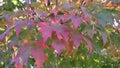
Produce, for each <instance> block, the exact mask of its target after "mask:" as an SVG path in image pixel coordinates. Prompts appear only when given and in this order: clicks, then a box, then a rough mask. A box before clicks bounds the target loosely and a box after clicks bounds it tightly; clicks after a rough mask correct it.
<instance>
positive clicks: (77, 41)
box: [71, 32, 82, 48]
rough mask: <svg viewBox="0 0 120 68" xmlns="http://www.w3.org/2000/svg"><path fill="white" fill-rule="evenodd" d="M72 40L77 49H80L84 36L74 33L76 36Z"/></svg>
mask: <svg viewBox="0 0 120 68" xmlns="http://www.w3.org/2000/svg"><path fill="white" fill-rule="evenodd" d="M71 40H72V41H73V42H74V44H75V46H76V48H78V47H79V45H80V43H81V42H82V36H81V34H79V33H77V32H74V34H73V35H72V37H71Z"/></svg>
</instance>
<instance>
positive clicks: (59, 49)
mask: <svg viewBox="0 0 120 68" xmlns="http://www.w3.org/2000/svg"><path fill="white" fill-rule="evenodd" d="M52 47H53V48H54V49H55V50H56V52H57V54H58V55H60V54H61V52H62V50H63V49H64V48H65V44H64V42H63V41H62V40H59V41H53V43H52Z"/></svg>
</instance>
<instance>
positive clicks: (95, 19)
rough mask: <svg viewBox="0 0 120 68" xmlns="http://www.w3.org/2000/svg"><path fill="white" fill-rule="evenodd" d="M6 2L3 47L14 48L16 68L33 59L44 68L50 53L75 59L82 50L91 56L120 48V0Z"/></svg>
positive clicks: (1, 36) (1, 33) (1, 27)
mask: <svg viewBox="0 0 120 68" xmlns="http://www.w3.org/2000/svg"><path fill="white" fill-rule="evenodd" d="M5 2H6V3H7V4H4V5H6V6H7V7H6V6H2V11H3V10H6V11H3V13H1V16H0V18H1V21H2V22H0V45H1V46H2V47H3V48H4V46H5V49H6V50H9V49H12V53H10V54H11V55H10V57H11V61H12V63H13V64H14V65H13V66H14V67H15V68H23V67H24V66H26V65H27V64H28V61H29V59H30V58H32V59H34V65H35V66H36V68H43V66H44V65H45V63H46V64H47V62H50V61H49V60H50V58H49V57H50V55H51V54H55V55H57V57H70V56H73V57H74V55H75V54H76V53H77V52H78V51H79V50H80V49H82V47H83V48H84V49H85V51H86V54H87V55H88V56H90V55H92V54H94V53H97V54H99V53H100V50H102V49H103V48H107V47H108V46H112V45H116V46H119V45H120V43H119V42H116V41H117V40H119V41H120V27H119V22H120V15H119V12H120V5H119V4H118V2H119V1H116V0H110V1H109V0H106V1H102V0H93V1H90V0H78V1H77V0H76V1H72V0H61V1H60V0H55V1H52V0H45V1H42V0H41V1H40V0H39V1H38V2H37V1H34V0H26V1H25V2H24V3H21V2H20V1H18V0H15V1H13V0H11V1H9V0H8V1H5ZM16 2H17V3H16ZM15 3H16V4H15ZM10 5H12V6H10ZM8 6H10V7H8ZM13 6H14V8H12V7H13ZM4 26H5V27H4ZM114 36H117V37H119V38H114V39H113V37H114ZM114 41H115V42H114ZM49 50H50V51H51V54H50V53H49ZM1 51H2V50H1ZM76 55H77V54H76ZM77 56H79V54H78V55H77ZM80 57H82V56H81V54H80ZM82 59H84V58H83V57H82ZM28 68H29V67H28ZM56 68H57V67H56Z"/></svg>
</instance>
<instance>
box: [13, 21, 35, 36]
mask: <svg viewBox="0 0 120 68" xmlns="http://www.w3.org/2000/svg"><path fill="white" fill-rule="evenodd" d="M29 24H32V25H34V22H33V21H32V20H17V21H15V22H14V25H15V31H16V36H19V33H20V32H21V29H22V27H23V26H29Z"/></svg>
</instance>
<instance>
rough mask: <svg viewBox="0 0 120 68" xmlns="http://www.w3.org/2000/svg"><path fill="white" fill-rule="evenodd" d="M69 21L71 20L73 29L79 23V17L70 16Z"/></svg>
mask: <svg viewBox="0 0 120 68" xmlns="http://www.w3.org/2000/svg"><path fill="white" fill-rule="evenodd" d="M70 19H71V20H72V23H73V25H74V27H75V28H77V27H78V26H79V25H80V23H81V17H80V16H75V15H70Z"/></svg>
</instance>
